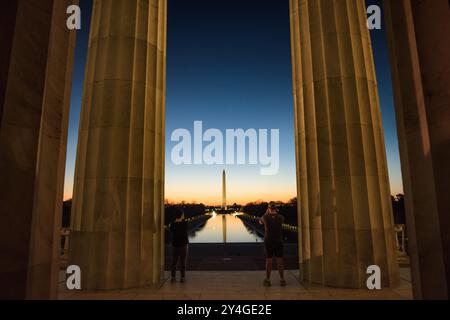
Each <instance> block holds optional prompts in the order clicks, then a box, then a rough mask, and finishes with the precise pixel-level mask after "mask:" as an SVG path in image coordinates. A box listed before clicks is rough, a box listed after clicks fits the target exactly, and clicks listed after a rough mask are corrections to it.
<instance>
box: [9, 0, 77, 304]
mask: <svg viewBox="0 0 450 320" xmlns="http://www.w3.org/2000/svg"><path fill="white" fill-rule="evenodd" d="M77 3H78V1H75V0H57V1H56V0H40V1H34V0H10V1H3V2H1V3H0V21H1V23H0V24H1V30H2V31H1V32H2V35H1V36H0V180H1V182H2V183H1V184H0V288H1V290H0V299H55V298H57V288H58V272H59V255H60V244H61V242H60V237H61V212H62V199H63V189H64V170H65V163H66V144H67V128H68V122H69V121H68V120H69V106H70V92H71V81H72V67H73V58H74V49H75V31H69V30H68V29H67V27H66V19H67V15H66V9H67V7H68V6H69V5H72V4H77Z"/></svg>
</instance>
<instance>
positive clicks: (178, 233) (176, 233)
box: [170, 221, 189, 247]
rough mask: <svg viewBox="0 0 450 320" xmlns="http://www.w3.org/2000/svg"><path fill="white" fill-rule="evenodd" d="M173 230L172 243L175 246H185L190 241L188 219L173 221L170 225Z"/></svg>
mask: <svg viewBox="0 0 450 320" xmlns="http://www.w3.org/2000/svg"><path fill="white" fill-rule="evenodd" d="M170 231H172V245H173V246H174V247H184V246H187V245H188V243H189V238H188V223H187V221H180V222H176V221H175V222H173V223H172V224H171V225H170Z"/></svg>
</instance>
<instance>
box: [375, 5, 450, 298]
mask: <svg viewBox="0 0 450 320" xmlns="http://www.w3.org/2000/svg"><path fill="white" fill-rule="evenodd" d="M384 4H385V12H386V27H387V31H388V38H389V47H390V51H391V65H392V78H393V85H394V92H395V107H396V114H397V127H398V137H399V146H400V156H401V163H402V172H403V183H404V189H405V205H406V223H407V227H408V240H409V245H408V247H409V253H410V257H411V271H412V279H413V292H414V297H415V298H417V299H448V298H449V297H450V233H449V230H450V198H449V190H450V166H449V163H450V126H449V124H450V102H449V101H450V59H449V51H450V37H448V36H447V35H448V34H450V5H449V3H448V1H447V0H425V1H410V0H385V3H384Z"/></svg>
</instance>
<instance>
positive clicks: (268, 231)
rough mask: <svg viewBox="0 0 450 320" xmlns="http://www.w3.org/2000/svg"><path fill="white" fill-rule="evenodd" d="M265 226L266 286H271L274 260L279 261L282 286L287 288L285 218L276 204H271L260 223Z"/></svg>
mask: <svg viewBox="0 0 450 320" xmlns="http://www.w3.org/2000/svg"><path fill="white" fill-rule="evenodd" d="M260 222H261V223H262V224H264V230H265V232H264V244H265V248H266V279H265V280H264V286H267V287H269V286H271V282H270V276H271V273H272V260H273V257H274V256H275V257H276V259H277V266H278V272H279V273H280V284H281V286H283V287H284V286H286V280H285V279H284V250H283V223H284V217H283V216H282V215H280V214H279V213H278V210H277V208H276V206H275V203H273V202H271V203H269V207H268V208H267V211H266V213H265V214H264V216H263V217H262V218H261V221H260Z"/></svg>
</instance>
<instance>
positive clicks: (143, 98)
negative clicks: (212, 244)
mask: <svg viewBox="0 0 450 320" xmlns="http://www.w3.org/2000/svg"><path fill="white" fill-rule="evenodd" d="M166 11H167V1H166V0H96V1H94V7H93V17H92V23H91V33H90V39H89V52H88V62H87V71H86V78H85V88H84V95H83V106H82V114H81V119H80V133H79V143H78V154H77V164H76V173H75V189H74V203H73V213H72V227H73V237H72V241H71V248H70V258H69V259H70V263H71V264H75V265H79V266H80V267H81V271H82V288H83V289H122V288H130V287H142V286H148V285H152V284H156V283H158V282H159V281H160V280H161V278H162V275H163V274H162V272H163V268H162V267H163V256H164V250H163V246H164V235H163V233H162V226H163V213H164V210H163V209H164V208H163V199H164V194H163V193H164V130H165V129H164V122H165V118H164V114H165V109H164V108H165V75H166V73H165V69H166V68H165V63H166Z"/></svg>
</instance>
